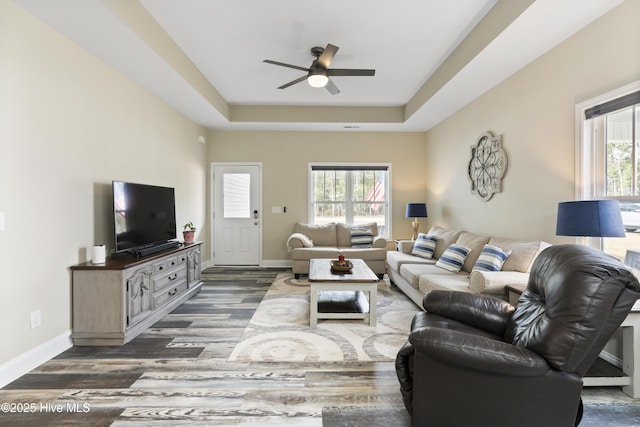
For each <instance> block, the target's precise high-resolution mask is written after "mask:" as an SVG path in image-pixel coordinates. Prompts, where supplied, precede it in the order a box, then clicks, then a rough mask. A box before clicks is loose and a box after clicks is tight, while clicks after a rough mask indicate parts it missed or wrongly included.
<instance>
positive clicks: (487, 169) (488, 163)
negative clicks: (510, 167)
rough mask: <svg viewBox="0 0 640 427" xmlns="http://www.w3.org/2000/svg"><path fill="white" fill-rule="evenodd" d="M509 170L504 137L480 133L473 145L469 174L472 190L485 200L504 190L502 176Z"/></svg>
mask: <svg viewBox="0 0 640 427" xmlns="http://www.w3.org/2000/svg"><path fill="white" fill-rule="evenodd" d="M506 170H507V153H505V151H504V150H503V149H502V137H501V136H493V135H491V133H489V132H485V133H483V134H482V135H480V138H478V142H476V144H475V145H472V146H471V160H469V168H468V175H469V180H470V181H471V192H472V193H475V194H477V195H478V197H480V198H481V199H482V200H483V201H485V202H486V201H488V200H489V199H491V197H492V196H493V194H494V193H499V192H501V191H502V177H503V176H504V173H505V172H506Z"/></svg>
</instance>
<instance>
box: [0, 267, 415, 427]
mask: <svg viewBox="0 0 640 427" xmlns="http://www.w3.org/2000/svg"><path fill="white" fill-rule="evenodd" d="M228 273H229V274H228V275H226V274H218V275H214V276H208V278H215V279H217V280H215V281H206V282H205V284H204V286H203V288H202V291H201V292H200V293H199V294H198V295H196V296H195V297H194V298H192V299H191V300H189V301H188V302H186V303H185V304H183V305H182V306H181V307H179V308H178V309H176V310H175V311H173V312H172V313H170V314H169V315H167V316H166V317H165V318H163V319H162V320H161V321H159V322H158V323H156V324H155V325H153V327H151V328H150V329H148V330H147V331H146V332H145V333H143V334H142V335H140V336H139V337H137V338H135V339H134V340H132V341H131V342H130V343H128V344H127V345H125V346H124V347H73V348H71V349H69V350H67V351H65V352H64V353H62V354H60V355H59V356H58V357H56V358H55V359H52V360H50V361H48V362H46V363H45V364H43V365H42V366H40V367H38V368H37V369H35V370H34V371H32V372H30V373H28V374H27V375H24V376H22V377H21V378H19V379H18V380H16V381H14V382H13V383H11V384H9V385H7V386H6V387H5V388H4V389H2V390H0V401H1V402H7V403H9V404H15V405H14V407H15V409H21V410H20V412H9V413H5V412H3V413H0V425H3V426H4V425H12V426H45V425H84V426H100V425H105V426H106V425H114V426H124V425H133V424H135V425H149V426H160V425H171V426H173V425H183V424H190V425H245V424H252V425H253V424H256V423H259V424H260V425H287V426H290V425H291V426H296V425H300V426H322V425H360V423H361V422H362V424H361V425H368V426H373V425H384V426H391V425H398V426H402V425H409V417H408V416H407V414H406V412H405V410H404V408H403V406H402V400H401V397H400V393H399V384H398V381H397V379H396V376H395V370H394V364H393V362H386V363H374V362H371V363H349V364H344V363H310V364H305V363H255V362H253V363H237V362H233V363H232V362H227V360H226V359H227V357H228V356H229V354H230V353H231V351H232V350H233V348H234V346H235V344H236V342H237V341H238V340H239V338H240V336H241V335H242V333H243V331H244V329H245V326H246V324H247V323H248V321H249V319H251V316H252V315H253V313H254V311H255V309H256V308H257V306H258V304H259V303H260V301H261V300H262V297H263V296H264V295H265V293H266V291H267V289H268V288H269V285H270V283H271V280H270V279H269V276H268V275H267V277H265V275H264V274H263V273H260V272H253V273H251V272H249V273H248V274H240V273H239V272H234V271H231V272H228ZM205 277H207V276H205ZM227 277H228V280H226V278H227ZM19 405H22V407H21V408H17V407H18V406H19ZM360 408H364V409H367V413H366V414H364V413H363V414H362V415H361V416H360V415H359V414H358V410H359V409H360ZM371 409H372V410H373V411H370V410H371ZM344 417H348V418H354V419H356V420H358V421H357V424H344V423H338V421H337V420H339V419H343V420H344ZM388 417H392V418H393V419H389V418H388ZM372 418H373V419H372Z"/></svg>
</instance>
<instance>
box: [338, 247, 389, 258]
mask: <svg viewBox="0 0 640 427" xmlns="http://www.w3.org/2000/svg"><path fill="white" fill-rule="evenodd" d="M338 252H339V253H341V254H342V255H344V257H345V258H346V259H354V258H359V259H362V260H365V261H376V260H380V261H384V260H385V258H386V256H387V250H386V249H384V248H361V249H360V248H338Z"/></svg>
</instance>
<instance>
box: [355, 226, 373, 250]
mask: <svg viewBox="0 0 640 427" xmlns="http://www.w3.org/2000/svg"><path fill="white" fill-rule="evenodd" d="M371 245H373V232H372V231H371V230H369V229H362V228H353V229H351V247H353V248H370V247H371Z"/></svg>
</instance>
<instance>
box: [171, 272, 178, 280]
mask: <svg viewBox="0 0 640 427" xmlns="http://www.w3.org/2000/svg"><path fill="white" fill-rule="evenodd" d="M177 278H178V273H173V276H169V280H171V281H174V280H176V279H177Z"/></svg>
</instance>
